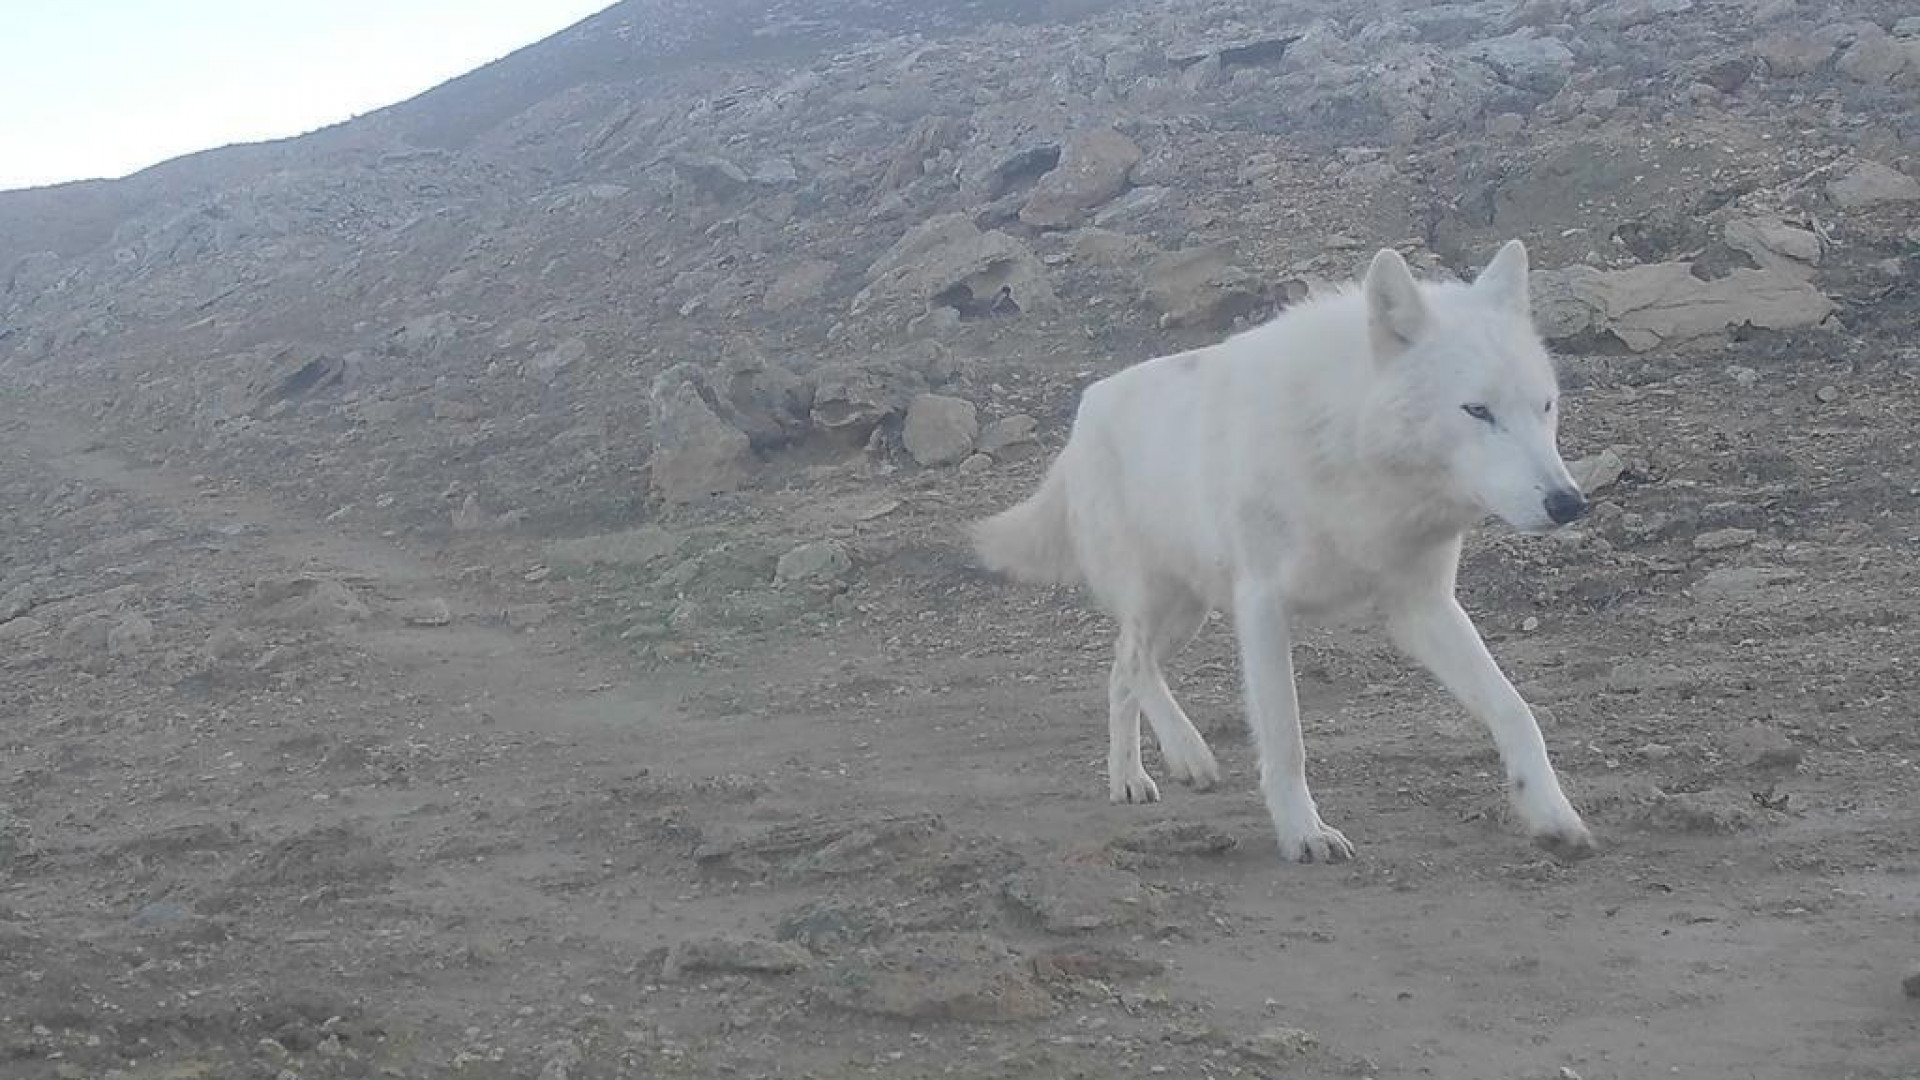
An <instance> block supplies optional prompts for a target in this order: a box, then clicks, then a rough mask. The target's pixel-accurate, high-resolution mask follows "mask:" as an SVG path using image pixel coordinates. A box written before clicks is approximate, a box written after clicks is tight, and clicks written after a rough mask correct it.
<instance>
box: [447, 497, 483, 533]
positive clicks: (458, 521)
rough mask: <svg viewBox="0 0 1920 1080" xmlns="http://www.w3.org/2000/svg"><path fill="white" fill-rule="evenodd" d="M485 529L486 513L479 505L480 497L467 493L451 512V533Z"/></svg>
mask: <svg viewBox="0 0 1920 1080" xmlns="http://www.w3.org/2000/svg"><path fill="white" fill-rule="evenodd" d="M486 527H487V512H486V510H485V509H483V508H482V507H481V505H480V496H479V495H477V494H475V493H473V492H471V491H469V492H468V493H467V497H466V498H464V499H462V500H460V505H459V506H458V507H456V508H455V509H454V511H453V531H454V532H475V531H477V530H480V529H484V528H486Z"/></svg>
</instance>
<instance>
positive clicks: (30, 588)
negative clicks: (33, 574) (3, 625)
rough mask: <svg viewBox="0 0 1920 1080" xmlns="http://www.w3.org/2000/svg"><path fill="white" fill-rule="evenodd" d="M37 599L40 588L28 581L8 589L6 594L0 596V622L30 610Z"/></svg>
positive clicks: (17, 616) (15, 617)
mask: <svg viewBox="0 0 1920 1080" xmlns="http://www.w3.org/2000/svg"><path fill="white" fill-rule="evenodd" d="M39 599H40V589H39V587H38V586H37V585H35V584H33V583H32V582H30V581H29V582H22V583H21V584H19V585H15V586H14V587H13V588H11V589H8V590H7V592H6V595H4V596H0V622H5V621H7V620H8V619H17V618H19V617H20V616H22V615H25V614H26V613H27V612H29V611H32V610H33V605H34V604H35V603H37V602H38V601H39Z"/></svg>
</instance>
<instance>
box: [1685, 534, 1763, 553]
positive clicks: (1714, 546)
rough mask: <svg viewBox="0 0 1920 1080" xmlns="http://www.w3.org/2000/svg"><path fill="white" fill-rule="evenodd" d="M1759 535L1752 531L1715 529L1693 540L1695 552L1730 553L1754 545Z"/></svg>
mask: <svg viewBox="0 0 1920 1080" xmlns="http://www.w3.org/2000/svg"><path fill="white" fill-rule="evenodd" d="M1758 536H1759V534H1758V533H1756V532H1754V531H1753V530H1752V529H1714V530H1712V531H1710V532H1703V533H1701V534H1700V535H1699V536H1696V537H1694V538H1693V550H1695V551H1730V550H1732V549H1734V548H1742V547H1746V546H1747V545H1748V544H1751V543H1753V541H1754V539H1755V538H1756V537H1758Z"/></svg>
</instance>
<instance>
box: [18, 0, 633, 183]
mask: <svg viewBox="0 0 1920 1080" xmlns="http://www.w3.org/2000/svg"><path fill="white" fill-rule="evenodd" d="M612 2H613V0H298V2H295V0H0V190H5V189H8V188H18V187H32V186H37V185H41V184H52V183H59V182H62V181H67V180H81V179H92V178H97V177H117V176H124V175H126V174H127V173H131V172H136V171H138V170H140V169H144V168H146V167H147V166H149V165H153V164H157V163H158V162H161V161H165V160H166V159H168V158H172V157H178V156H179V155H181V154H188V153H192V152H194V151H196V150H206V149H209V148H212V147H215V146H225V145H228V144H230V143H236V142H256V141H259V140H262V139H276V138H282V137H284V136H288V135H298V134H301V133H303V132H307V131H312V130H313V129H315V128H319V127H325V126H326V125H328V124H332V123H335V122H337V121H340V120H345V119H347V118H348V117H351V116H355V115H358V114H360V113H366V112H371V111H373V110H375V109H378V108H380V107H382V106H385V105H391V104H393V103H394V102H397V101H403V100H405V99H407V98H410V97H412V96H413V95H415V94H418V93H420V92H421V91H423V90H427V89H430V88H432V87H434V86H436V85H438V84H440V83H442V82H445V81H446V80H448V79H450V78H453V77H454V76H457V75H462V74H465V73H466V72H468V71H471V70H473V69H474V68H476V67H479V66H481V65H482V64H485V63H487V62H488V61H490V60H496V59H499V58H500V57H502V56H505V55H506V54H508V53H510V52H512V51H514V50H515V49H518V48H521V47H522V46H526V45H531V44H533V43H534V42H535V41H538V40H540V39H541V38H544V37H547V36H548V35H550V34H553V33H555V32H557V31H559V30H563V29H565V28H566V27H568V26H571V25H573V24H574V23H576V22H579V21H580V20H581V19H584V18H586V17H587V16H588V15H591V14H593V13H594V12H595V11H599V10H601V9H603V8H606V7H608V6H610V5H611V4H612Z"/></svg>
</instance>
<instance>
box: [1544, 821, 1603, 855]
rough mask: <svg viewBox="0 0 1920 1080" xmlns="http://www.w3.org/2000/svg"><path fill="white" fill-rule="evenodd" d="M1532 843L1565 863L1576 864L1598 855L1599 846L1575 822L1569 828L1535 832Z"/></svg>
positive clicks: (1580, 825) (1590, 835)
mask: <svg viewBox="0 0 1920 1080" xmlns="http://www.w3.org/2000/svg"><path fill="white" fill-rule="evenodd" d="M1533 843H1534V846H1535V847H1538V848H1540V849H1541V850H1542V851H1545V852H1546V853H1547V854H1549V855H1552V856H1553V857H1554V858H1556V859H1561V860H1563V861H1566V862H1578V861H1579V860H1581V859H1585V858H1590V857H1592V856H1594V855H1597V854H1599V853H1600V847H1599V845H1597V844H1595V843H1594V842H1593V834H1592V833H1590V832H1588V831H1587V827H1586V826H1585V825H1582V824H1580V823H1579V822H1577V821H1576V822H1574V823H1573V824H1572V825H1571V826H1563V827H1561V828H1557V829H1552V830H1549V831H1546V832H1536V833H1534V834H1533Z"/></svg>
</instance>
